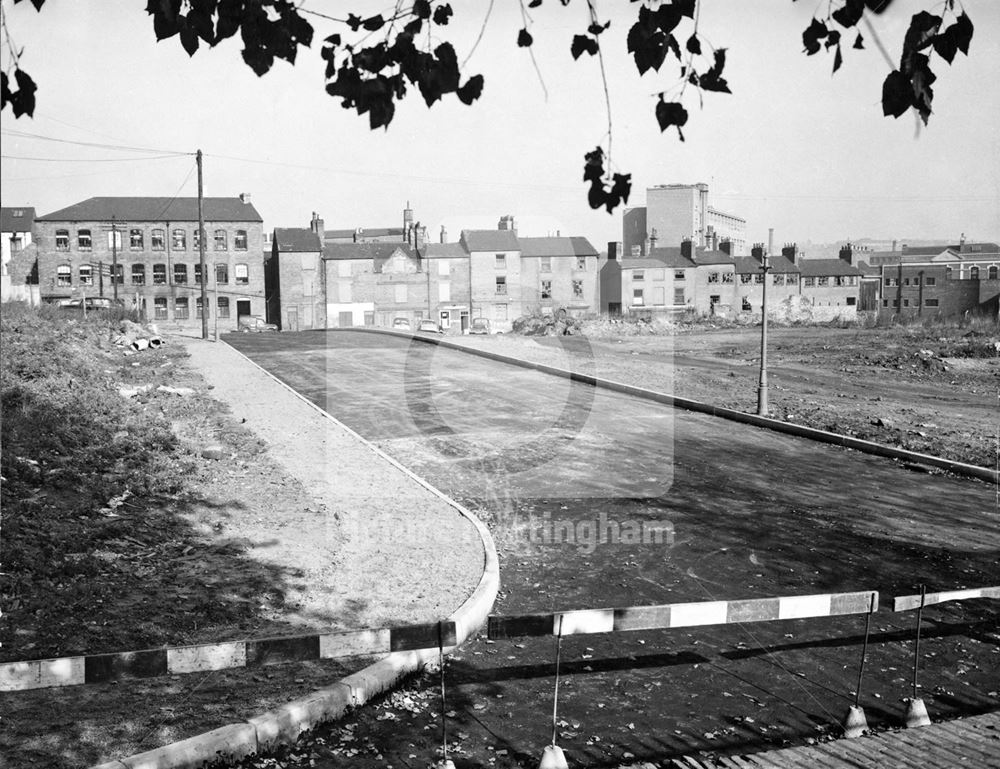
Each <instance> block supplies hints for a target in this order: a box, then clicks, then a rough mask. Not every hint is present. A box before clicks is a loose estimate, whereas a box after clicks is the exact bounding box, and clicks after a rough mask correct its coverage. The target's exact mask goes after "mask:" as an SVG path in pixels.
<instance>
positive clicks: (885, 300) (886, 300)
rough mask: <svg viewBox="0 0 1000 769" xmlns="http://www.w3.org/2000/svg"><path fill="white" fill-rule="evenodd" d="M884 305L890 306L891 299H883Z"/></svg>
mask: <svg viewBox="0 0 1000 769" xmlns="http://www.w3.org/2000/svg"><path fill="white" fill-rule="evenodd" d="M882 306H883V307H888V306H889V300H888V299H883V300H882Z"/></svg>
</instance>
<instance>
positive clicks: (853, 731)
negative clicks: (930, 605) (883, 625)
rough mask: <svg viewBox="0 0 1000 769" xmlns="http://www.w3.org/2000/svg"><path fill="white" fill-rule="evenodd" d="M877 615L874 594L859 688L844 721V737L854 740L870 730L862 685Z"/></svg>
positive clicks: (866, 621) (862, 650)
mask: <svg viewBox="0 0 1000 769" xmlns="http://www.w3.org/2000/svg"><path fill="white" fill-rule="evenodd" d="M874 613H875V593H872V595H871V599H870V601H869V605H868V614H867V615H866V616H865V642H864V644H863V645H862V647H861V665H860V666H859V668H858V688H857V690H856V691H855V692H854V704H853V705H852V706H851V707H850V708H849V709H848V711H847V717H846V718H845V719H844V736H845V737H847V738H848V739H854V738H855V737H860V736H861V735H862V734H864V732H865V730H867V729H868V720H867V719H866V718H865V711H864V708H862V707H861V704H860V703H861V683H862V681H863V680H864V675H865V660H866V659H867V657H868V636H869V634H870V633H871V628H872V614H874Z"/></svg>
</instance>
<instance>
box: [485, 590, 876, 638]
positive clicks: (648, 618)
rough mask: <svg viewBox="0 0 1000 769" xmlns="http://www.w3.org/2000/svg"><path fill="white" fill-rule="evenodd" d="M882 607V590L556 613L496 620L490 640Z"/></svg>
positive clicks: (491, 620)
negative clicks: (880, 605)
mask: <svg viewBox="0 0 1000 769" xmlns="http://www.w3.org/2000/svg"><path fill="white" fill-rule="evenodd" d="M877 605H878V591H877V590H864V591H860V592H855V593H824V594H821V595H796V596H782V597H778V598H751V599H747V600H740V601H703V602H700V603H668V604H661V605H658V606H630V607H627V608H623V609H580V610H577V611H564V612H555V613H552V614H523V615H519V616H514V617H501V616H495V615H494V616H490V618H489V638H491V639H494V640H496V639H501V638H517V637H521V636H544V635H559V633H560V623H561V627H562V635H577V634H583V633H617V632H623V631H629V630H668V629H671V628H680V627H697V626H702V625H727V624H733V623H742V622H769V621H773V620H782V619H802V618H805V617H832V616H835V615H840V614H868V613H869V612H870V611H872V607H873V606H877Z"/></svg>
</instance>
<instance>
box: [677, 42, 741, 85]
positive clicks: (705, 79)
mask: <svg viewBox="0 0 1000 769" xmlns="http://www.w3.org/2000/svg"><path fill="white" fill-rule="evenodd" d="M725 68H726V49H725V48H716V49H715V63H714V64H713V65H712V67H711V68H710V69H709V70H708V71H707V72H704V73H702V74H701V75H699V74H697V73H695V72H692V73H691V75H690V76H689V78H688V80H689V81H690V82H691V83H693V84H694V85H697V86H698V87H699V88H702V89H704V90H706V91H718V92H721V93H732V91H730V90H729V83H727V82H726V81H725V80H724V79H723V77H722V71H723V70H724V69H725Z"/></svg>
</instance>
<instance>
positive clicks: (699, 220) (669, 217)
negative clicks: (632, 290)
mask: <svg viewBox="0 0 1000 769" xmlns="http://www.w3.org/2000/svg"><path fill="white" fill-rule="evenodd" d="M688 239H690V240H692V241H693V242H694V244H695V246H701V247H705V248H711V249H718V248H719V243H721V242H722V241H723V240H728V241H729V242H730V246H731V250H730V253H731V254H732V255H733V256H745V255H746V254H747V253H749V252H748V251H747V222H746V219H744V218H742V217H740V216H736V215H735V214H731V213H728V212H726V211H721V210H719V209H717V208H715V207H713V206H710V205H709V203H708V185H707V184H705V183H704V182H699V183H698V184H660V185H657V186H655V187H649V188H648V189H647V190H646V205H645V206H642V207H636V208H628V209H626V210H625V215H624V217H623V219H622V244H623V246H624V253H625V254H626V255H636V256H638V255H645V254H648V253H649V250H650V249H651V248H656V247H658V246H679V245H680V244H681V242H682V241H684V240H688Z"/></svg>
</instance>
